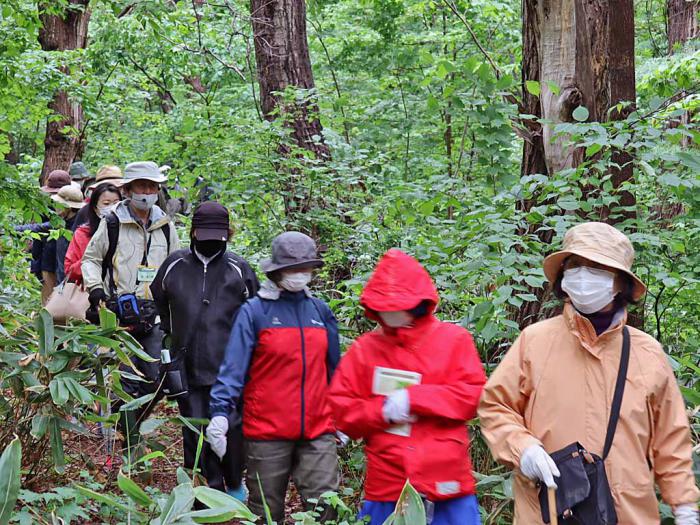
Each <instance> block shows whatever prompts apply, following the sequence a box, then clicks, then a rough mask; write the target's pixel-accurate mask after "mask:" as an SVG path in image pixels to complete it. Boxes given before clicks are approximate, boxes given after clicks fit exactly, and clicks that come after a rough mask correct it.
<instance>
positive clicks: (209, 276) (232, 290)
mask: <svg viewBox="0 0 700 525" xmlns="http://www.w3.org/2000/svg"><path fill="white" fill-rule="evenodd" d="M231 235H232V231H231V229H230V227H229V213H228V210H227V209H226V208H225V207H224V206H222V205H221V204H219V203H217V202H212V201H210V202H205V203H203V204H200V205H199V206H198V207H197V209H196V210H195V212H194V215H193V217H192V228H191V230H190V247H189V249H183V250H178V251H176V252H173V253H172V254H171V255H170V256H168V258H167V259H166V260H165V261H164V262H163V264H162V265H161V267H160V269H159V270H158V274H157V275H156V278H155V280H154V281H153V282H152V283H151V292H152V293H153V298H154V300H155V302H156V306H157V307H158V313H159V314H160V318H161V329H162V330H163V332H164V333H165V335H166V338H165V340H166V343H165V344H164V345H163V348H164V349H167V352H168V357H169V360H170V361H171V362H175V363H177V366H175V367H174V369H175V370H176V371H177V372H178V374H179V376H178V382H179V383H182V385H183V388H182V389H181V392H171V395H172V394H180V395H176V396H175V398H176V400H177V402H178V406H179V408H180V414H181V415H182V416H183V417H186V418H203V419H206V418H208V417H209V395H210V391H211V387H212V385H213V384H214V382H215V381H216V375H217V372H218V371H219V367H220V366H221V363H222V361H223V359H224V350H225V348H226V341H227V340H228V336H229V334H230V333H231V327H232V326H233V322H234V320H235V318H236V314H237V313H238V310H239V308H240V307H241V305H242V304H243V303H245V302H246V300H248V298H249V297H254V296H255V294H257V292H258V287H259V285H258V279H257V277H256V276H255V272H254V271H253V270H252V269H251V267H250V265H249V264H248V263H247V262H246V261H245V260H244V259H242V258H241V257H239V256H237V255H235V254H233V253H231V252H229V251H227V250H226V243H227V242H228V241H229V240H230V238H231ZM165 351H166V350H164V352H165ZM182 376H184V378H185V380H184V381H182V380H181V377H182ZM164 387H166V388H171V387H172V385H170V384H168V381H167V380H166V381H165V383H164ZM182 437H183V447H184V460H185V468H188V469H193V468H194V467H195V457H196V455H197V445H198V441H199V435H198V434H197V433H196V432H193V431H192V430H190V429H189V428H188V427H187V426H183V427H182ZM242 441H243V436H242V434H241V430H240V425H236V424H235V423H234V422H231V421H230V422H229V430H228V438H227V446H226V454H225V455H224V457H223V458H221V459H219V457H218V456H217V455H216V454H214V453H213V452H212V450H211V448H210V447H209V444H208V443H207V442H205V443H204V448H203V449H202V451H201V455H200V458H199V465H198V467H199V468H200V469H201V472H202V474H203V475H204V477H205V478H206V480H207V483H208V484H209V486H210V487H212V488H215V489H217V490H221V491H225V492H228V493H229V494H230V495H232V496H234V497H236V498H237V499H239V500H244V499H245V492H244V491H243V487H242V483H241V481H242V476H243V446H242V445H243V443H242Z"/></svg>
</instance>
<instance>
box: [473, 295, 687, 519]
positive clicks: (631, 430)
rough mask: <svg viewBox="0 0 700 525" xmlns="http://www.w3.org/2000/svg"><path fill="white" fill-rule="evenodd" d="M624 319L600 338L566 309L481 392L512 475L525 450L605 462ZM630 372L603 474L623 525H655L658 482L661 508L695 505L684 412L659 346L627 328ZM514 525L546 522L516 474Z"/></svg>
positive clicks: (488, 424) (497, 449)
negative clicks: (572, 453) (566, 450)
mask: <svg viewBox="0 0 700 525" xmlns="http://www.w3.org/2000/svg"><path fill="white" fill-rule="evenodd" d="M625 321H626V316H625V318H623V319H622V320H621V321H620V322H618V323H617V325H616V326H615V327H613V328H610V329H608V330H607V331H606V332H605V333H603V334H601V335H600V337H597V336H596V333H595V330H594V329H593V326H592V325H591V323H590V322H589V321H588V319H586V318H585V317H583V316H581V315H579V314H578V313H577V312H576V311H575V310H574V308H573V307H572V306H571V305H570V304H566V305H565V307H564V313H563V315H559V316H557V317H554V318H552V319H548V320H546V321H542V322H539V323H537V324H534V325H532V326H529V327H527V328H525V330H523V332H522V333H521V334H520V336H519V337H518V339H517V340H516V341H515V343H514V344H513V346H512V347H511V349H510V350H509V351H508V353H507V354H506V356H505V357H504V358H503V361H502V362H501V364H500V365H499V366H498V368H497V369H496V370H495V371H494V373H493V374H492V375H491V378H490V379H489V381H488V383H487V384H486V388H485V389H484V393H483V396H482V399H481V403H480V407H479V417H480V418H481V427H482V432H483V434H484V437H485V438H486V441H487V442H488V444H489V447H490V448H491V451H492V452H493V454H494V456H495V457H496V459H497V460H498V461H500V462H502V463H505V464H506V465H509V466H510V467H511V468H515V467H517V466H518V465H519V464H520V456H521V454H522V452H523V450H524V449H526V448H527V447H528V446H530V445H533V444H541V445H542V446H544V449H545V450H546V451H547V452H549V453H552V452H554V451H556V450H559V449H561V448H563V447H565V446H566V445H569V444H570V443H573V442H575V441H579V442H580V443H581V444H582V445H583V446H584V447H586V449H588V450H589V451H591V452H593V453H594V454H598V455H601V456H602V452H603V444H604V442H605V432H606V429H607V424H608V418H609V416H610V405H611V403H612V397H613V391H614V389H615V379H616V377H617V370H618V367H619V363H620V352H621V348H622V326H623V323H624V322H625ZM629 330H630V336H631V345H630V363H629V371H628V374H627V383H626V386H625V394H624V399H623V401H622V408H621V410H620V421H619V423H618V426H617V432H616V434H615V440H614V441H613V446H612V450H611V451H610V455H609V456H608V459H607V460H606V470H607V474H608V479H609V481H610V486H611V489H612V492H613V496H614V499H615V508H616V510H617V515H618V519H619V523H620V525H652V524H653V525H658V523H659V514H658V504H657V500H656V496H655V493H654V481H656V483H657V484H658V486H659V489H660V491H661V495H662V497H663V499H664V501H665V502H666V503H668V504H669V505H672V506H676V505H680V504H683V503H694V502H696V501H697V500H698V497H699V495H700V493H699V491H698V489H697V487H696V486H695V478H694V476H693V473H692V460H691V448H692V445H691V439H690V430H689V425H688V418H687V416H686V412H685V405H684V402H683V398H682V397H681V394H680V391H679V389H678V386H677V384H676V380H675V377H674V375H673V371H672V370H671V367H670V365H669V363H668V360H667V358H666V355H665V354H664V351H663V349H662V348H661V345H660V344H659V343H658V342H657V341H656V340H655V339H654V338H652V337H651V336H649V335H647V334H645V333H644V332H641V331H639V330H637V329H635V328H632V327H630V328H629ZM513 487H514V497H515V521H514V523H515V524H518V525H536V524H540V523H542V518H541V512H540V505H539V501H538V499H537V489H536V488H535V485H534V483H532V482H531V481H529V480H528V479H527V478H525V477H524V476H522V474H520V473H519V471H516V473H515V477H514V483H513Z"/></svg>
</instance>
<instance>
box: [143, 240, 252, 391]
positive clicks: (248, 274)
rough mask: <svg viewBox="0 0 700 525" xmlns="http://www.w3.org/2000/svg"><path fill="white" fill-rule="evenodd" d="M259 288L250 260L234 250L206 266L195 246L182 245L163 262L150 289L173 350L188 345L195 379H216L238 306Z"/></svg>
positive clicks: (208, 382) (189, 375) (190, 376)
mask: <svg viewBox="0 0 700 525" xmlns="http://www.w3.org/2000/svg"><path fill="white" fill-rule="evenodd" d="M258 288H259V283H258V279H257V277H256V276H255V272H254V271H253V270H252V268H251V267H250V265H249V264H248V263H247V262H246V261H245V260H244V259H242V258H241V257H238V256H237V255H234V254H233V253H231V252H224V253H219V254H218V255H217V256H215V257H214V259H212V260H211V261H209V263H208V265H207V266H206V268H205V265H204V263H203V262H202V260H201V259H200V258H199V256H198V255H197V254H195V253H194V251H193V250H192V248H188V249H182V250H177V251H175V252H173V253H171V254H170V255H169V256H168V258H167V259H165V261H164V262H163V264H162V265H161V266H160V269H159V270H158V273H157V275H156V278H155V280H154V281H153V282H152V283H151V293H152V294H153V299H154V301H155V303H156V306H157V308H158V313H159V314H160V322H161V328H162V329H163V331H164V332H166V333H167V334H170V335H171V336H172V342H171V345H170V348H171V352H173V354H177V353H178V352H182V351H183V349H185V347H187V348H186V349H185V352H186V353H185V369H186V371H187V380H188V382H189V383H190V384H191V385H193V386H206V385H213V384H214V383H215V382H216V375H217V373H218V371H219V365H220V364H221V362H222V361H223V359H224V349H225V348H226V343H227V342H228V338H229V335H230V333H231V327H232V326H233V321H234V319H235V318H236V315H237V314H238V309H239V308H240V306H241V305H242V304H243V303H244V302H246V300H247V299H248V298H249V297H255V295H256V294H257V292H258ZM200 309H201V312H200ZM198 321H199V322H198ZM195 324H196V325H197V326H195Z"/></svg>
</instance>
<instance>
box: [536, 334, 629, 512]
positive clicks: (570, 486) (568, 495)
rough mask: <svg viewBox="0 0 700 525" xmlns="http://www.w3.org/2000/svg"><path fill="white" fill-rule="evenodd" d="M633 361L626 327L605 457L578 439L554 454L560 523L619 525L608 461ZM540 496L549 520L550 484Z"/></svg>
mask: <svg viewBox="0 0 700 525" xmlns="http://www.w3.org/2000/svg"><path fill="white" fill-rule="evenodd" d="M629 360H630V334H629V330H628V329H627V327H626V326H625V327H623V328H622V355H621V357H620V368H619V370H618V372H617V382H616V383H615V394H614V396H613V402H612V407H611V409H610V420H609V421H608V431H607V434H606V436H605V448H604V449H603V457H602V458H600V457H598V456H596V455H595V454H591V453H590V452H588V451H587V450H586V449H585V448H583V446H582V445H581V443H578V442H577V443H572V444H571V445H569V446H567V447H564V448H563V449H561V450H558V451H557V452H554V453H553V454H551V456H552V459H553V460H554V462H555V463H556V464H557V468H559V472H560V473H561V476H560V477H558V478H556V483H557V487H558V488H557V515H558V517H559V522H560V523H577V524H585V525H615V524H616V523H617V514H616V513H615V503H614V501H613V497H612V493H611V492H610V485H609V484H608V477H607V475H606V473H605V463H604V462H605V459H606V458H607V457H608V454H609V453H610V448H611V447H612V443H613V439H614V437H615V429H616V428H617V422H618V420H619V419H620V407H621V405H622V396H623V394H624V392H625V380H626V378H627V368H628V365H629ZM539 497H540V507H541V509H542V520H543V521H544V522H545V523H549V504H548V502H547V487H546V486H545V485H544V484H543V485H542V486H541V488H540V494H539Z"/></svg>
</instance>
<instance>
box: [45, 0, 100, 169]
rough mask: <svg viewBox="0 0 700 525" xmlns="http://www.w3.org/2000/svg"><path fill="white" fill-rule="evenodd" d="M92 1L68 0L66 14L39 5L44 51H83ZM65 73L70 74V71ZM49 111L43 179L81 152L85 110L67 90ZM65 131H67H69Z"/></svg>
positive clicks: (62, 167)
mask: <svg viewBox="0 0 700 525" xmlns="http://www.w3.org/2000/svg"><path fill="white" fill-rule="evenodd" d="M88 3H89V0H68V5H67V6H66V8H65V9H64V11H63V13H61V14H60V15H59V14H54V12H55V9H56V7H55V5H54V4H53V3H48V4H47V3H40V4H39V18H40V19H41V23H42V28H41V29H40V30H39V43H40V44H41V49H43V50H44V51H65V50H69V49H84V48H85V46H86V45H87V29H88V22H89V20H90V11H89V10H88ZM63 71H64V73H65V74H67V75H70V71H69V70H68V69H67V68H64V69H63ZM49 108H50V109H51V111H52V112H53V114H54V115H58V116H60V117H61V118H60V119H59V120H55V119H52V118H50V119H49V120H48V122H47V124H46V137H45V139H44V147H45V150H44V164H43V166H42V169H41V179H42V180H43V179H44V177H45V176H46V175H48V174H49V173H50V172H51V171H53V170H55V169H64V170H67V169H68V168H69V167H70V164H71V163H72V162H73V160H74V159H75V158H76V154H77V153H78V152H80V151H81V149H82V148H81V145H80V128H81V126H82V123H83V108H82V106H81V105H80V103H78V102H75V101H72V100H70V98H69V96H68V94H67V93H66V92H65V91H57V92H56V93H55V94H54V97H53V100H52V101H51V102H50V103H49ZM65 128H68V129H67V130H66V129H65Z"/></svg>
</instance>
